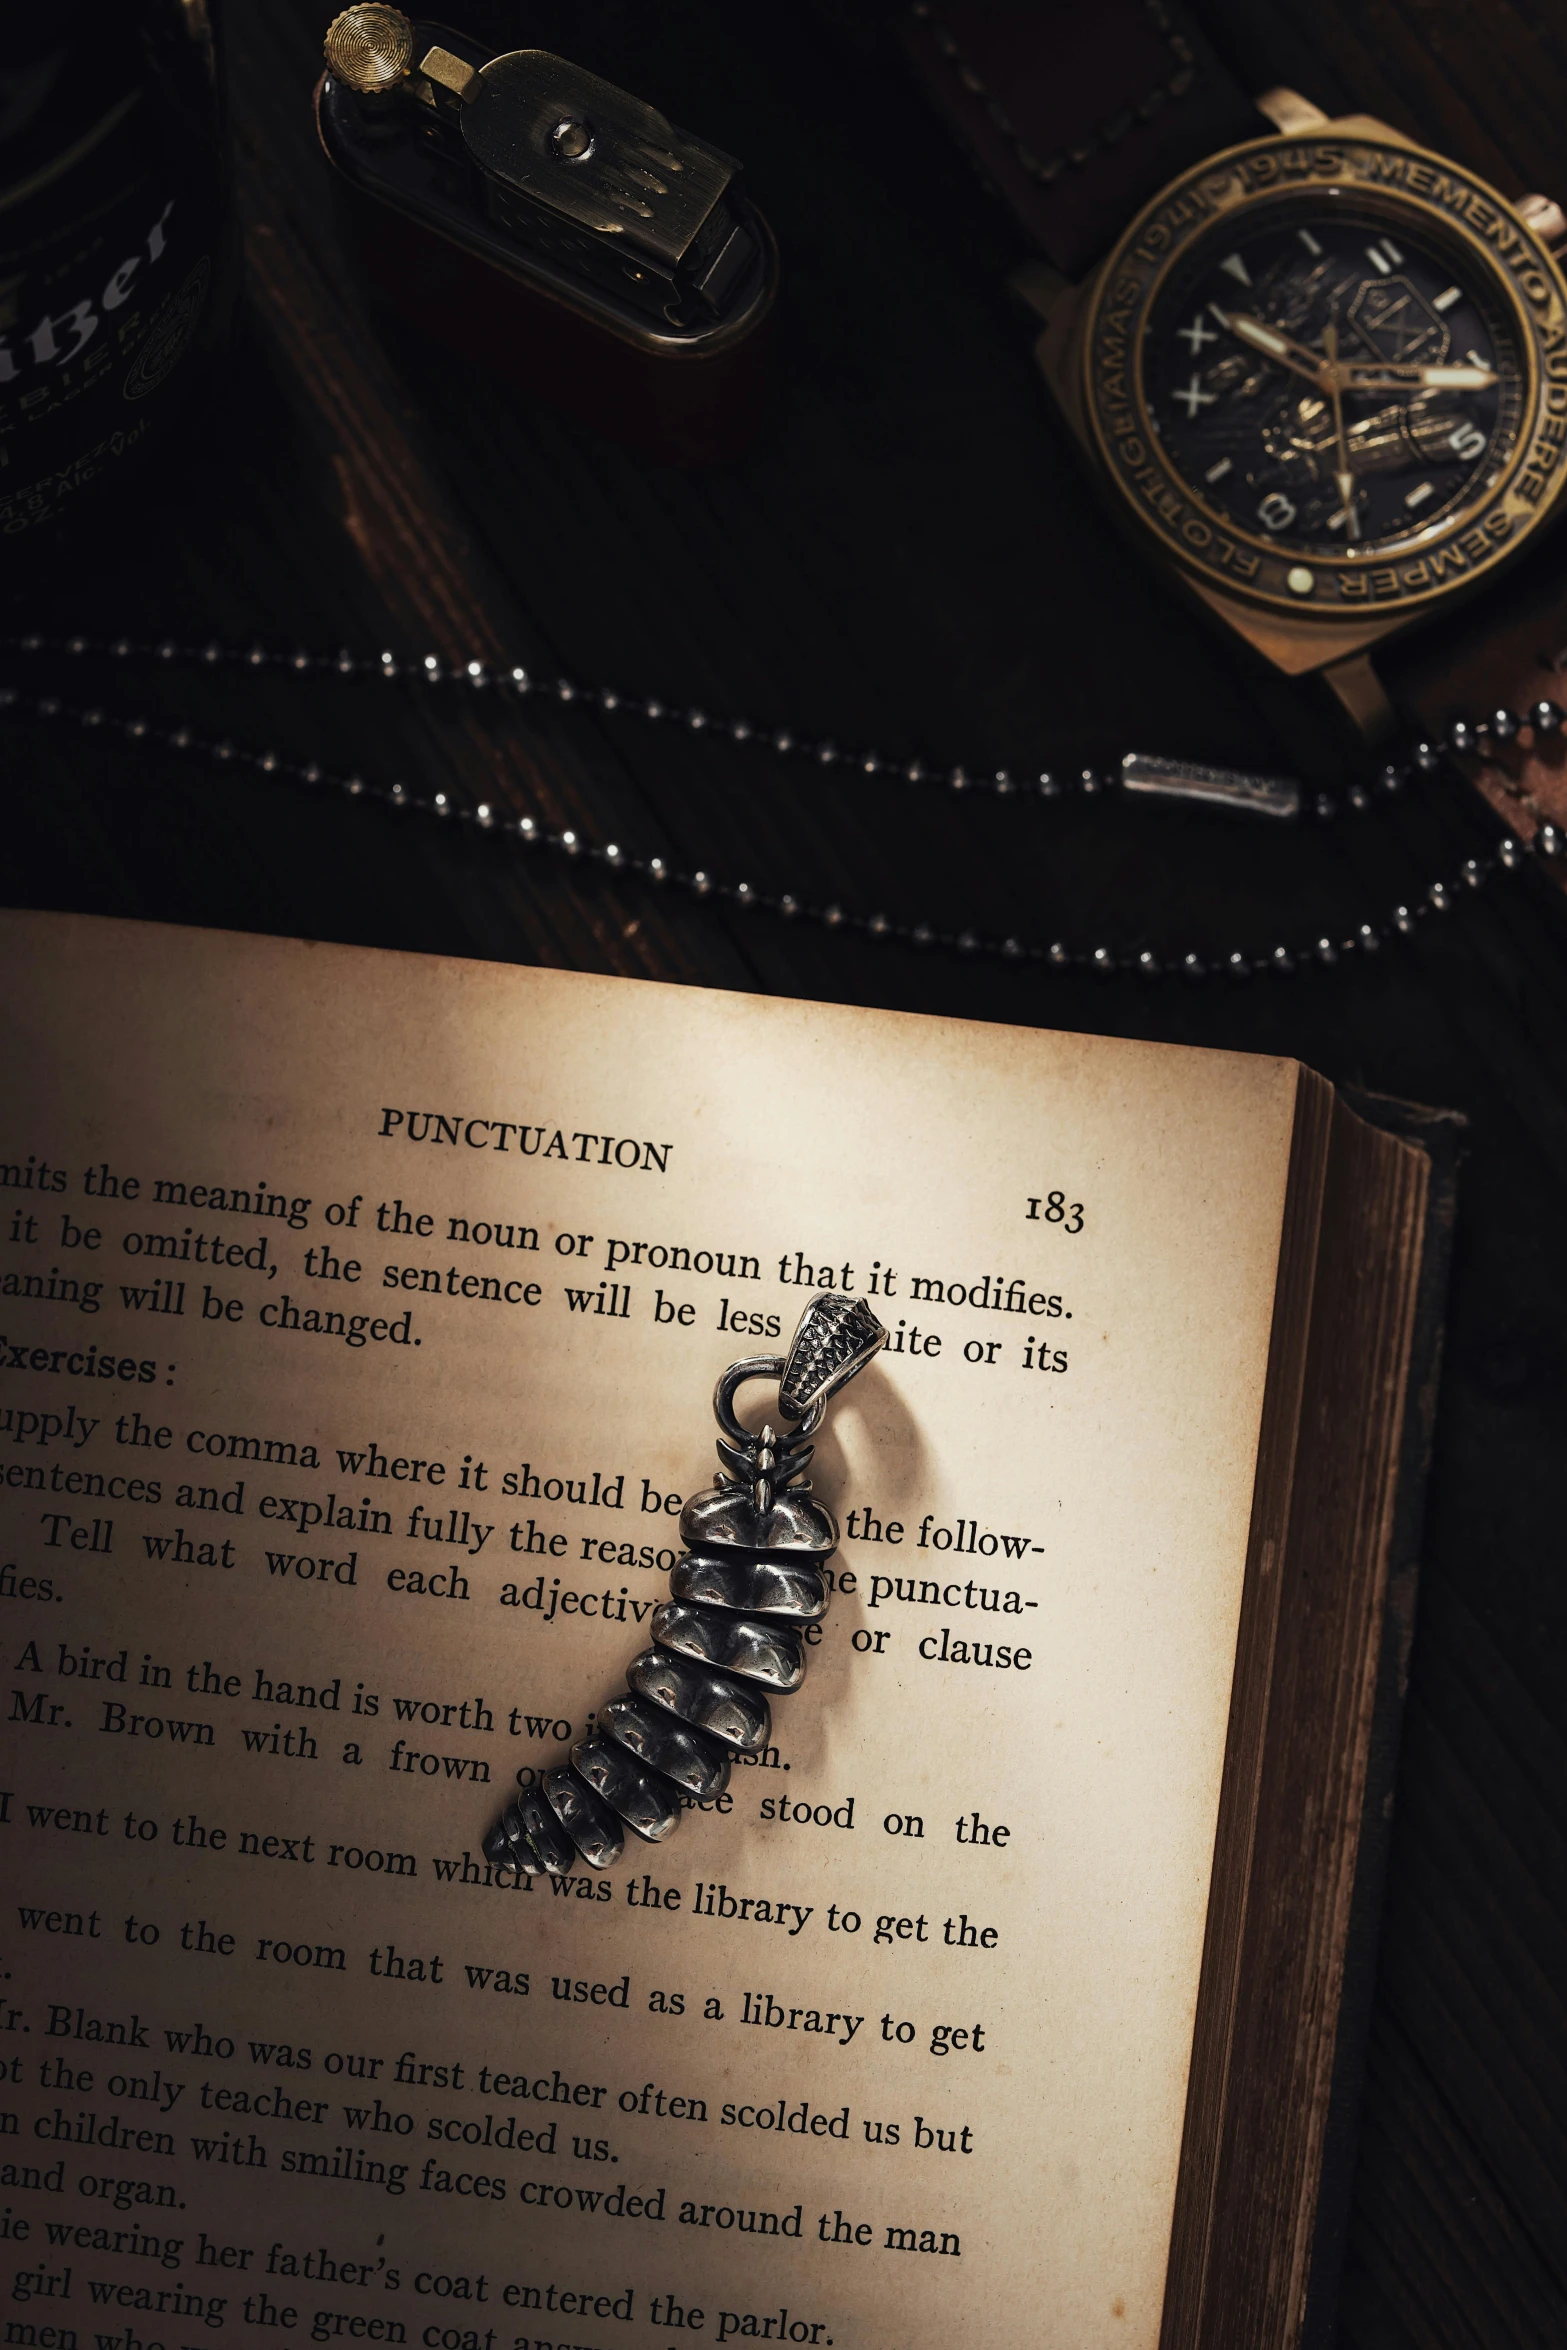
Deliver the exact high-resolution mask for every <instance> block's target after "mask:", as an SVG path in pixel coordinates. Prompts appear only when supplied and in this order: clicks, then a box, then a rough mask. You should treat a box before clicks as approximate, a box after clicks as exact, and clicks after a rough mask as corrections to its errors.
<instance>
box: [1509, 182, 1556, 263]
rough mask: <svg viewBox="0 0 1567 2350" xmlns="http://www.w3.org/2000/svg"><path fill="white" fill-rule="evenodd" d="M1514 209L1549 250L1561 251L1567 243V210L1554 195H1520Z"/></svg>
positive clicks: (1553, 251) (1552, 251)
mask: <svg viewBox="0 0 1567 2350" xmlns="http://www.w3.org/2000/svg"><path fill="white" fill-rule="evenodd" d="M1513 210H1514V211H1515V212H1516V213H1517V215H1518V217H1519V219H1520V220H1521V221H1522V222H1523V224H1524V226H1525V228H1528V229H1532V230H1533V232H1534V234H1535V235H1536V236H1537V237H1538V238H1539V240H1540V242H1541V244H1542V245H1544V246H1545V247H1546V249H1547V251H1548V252H1551V253H1560V252H1561V250H1562V248H1563V246H1564V245H1567V212H1563V210H1562V208H1561V206H1560V205H1559V204H1558V203H1557V201H1556V199H1555V197H1554V196H1520V197H1519V199H1518V201H1517V203H1516V204H1515V205H1514V206H1513Z"/></svg>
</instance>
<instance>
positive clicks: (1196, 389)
mask: <svg viewBox="0 0 1567 2350" xmlns="http://www.w3.org/2000/svg"><path fill="white" fill-rule="evenodd" d="M1170 397H1171V399H1172V400H1184V401H1185V402H1186V421H1187V423H1188V424H1190V422H1191V421H1192V418H1193V417H1194V416H1195V415H1196V413H1197V411H1198V409H1199V408H1211V407H1212V406H1213V403H1214V401H1215V400H1216V399H1217V398H1218V394H1217V393H1216V392H1205V391H1204V390H1203V388H1202V377H1201V376H1200V375H1198V374H1197V373H1196V372H1195V371H1194V372H1193V375H1192V380H1191V382H1190V383H1187V384H1177V385H1176V387H1175V389H1174V391H1173V392H1172V393H1171V394H1170Z"/></svg>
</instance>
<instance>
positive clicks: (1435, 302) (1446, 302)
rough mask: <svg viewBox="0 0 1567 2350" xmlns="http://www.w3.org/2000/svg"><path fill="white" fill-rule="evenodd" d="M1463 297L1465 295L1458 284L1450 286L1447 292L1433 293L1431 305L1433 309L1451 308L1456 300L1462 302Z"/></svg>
mask: <svg viewBox="0 0 1567 2350" xmlns="http://www.w3.org/2000/svg"><path fill="white" fill-rule="evenodd" d="M1463 298H1464V297H1463V295H1462V293H1461V292H1460V290H1459V288H1458V287H1457V286H1449V287H1448V289H1447V292H1446V293H1445V294H1433V295H1432V297H1431V307H1432V309H1433V310H1451V309H1452V307H1453V304H1454V303H1455V302H1461V301H1462V300H1463Z"/></svg>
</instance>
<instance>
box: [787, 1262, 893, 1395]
mask: <svg viewBox="0 0 1567 2350" xmlns="http://www.w3.org/2000/svg"><path fill="white" fill-rule="evenodd" d="M886 1343H887V1333H886V1331H885V1330H884V1329H883V1328H882V1325H881V1324H880V1322H878V1321H877V1319H876V1317H875V1315H874V1314H873V1313H872V1312H871V1309H870V1307H869V1306H868V1305H867V1304H866V1302H865V1300H864V1298H862V1297H846V1296H844V1295H843V1294H842V1293H841V1292H840V1291H838V1290H830V1289H829V1290H823V1291H822V1292H821V1294H820V1295H819V1296H817V1297H813V1298H812V1300H811V1302H810V1304H809V1305H808V1306H807V1307H806V1309H805V1311H804V1313H803V1314H802V1315H801V1316H800V1322H799V1327H798V1328H797V1329H796V1331H795V1334H794V1337H793V1338H792V1339H791V1341H790V1344H789V1352H788V1354H787V1355H786V1356H785V1357H784V1366H783V1374H782V1376H781V1378H780V1379H779V1382H778V1408H779V1410H780V1411H781V1412H782V1413H783V1414H784V1415H785V1417H786V1418H787V1419H790V1420H803V1419H805V1418H807V1417H808V1415H809V1414H810V1412H811V1411H812V1410H813V1409H815V1411H816V1412H817V1414H818V1417H819V1416H820V1413H821V1410H822V1408H823V1407H824V1406H825V1404H826V1403H827V1402H828V1400H829V1398H830V1397H832V1396H834V1395H836V1394H837V1392H838V1390H839V1388H840V1387H847V1385H848V1383H849V1381H850V1380H851V1379H853V1378H854V1377H855V1376H856V1374H857V1373H859V1372H860V1371H863V1370H864V1368H865V1366H866V1364H867V1363H868V1362H869V1361H870V1360H871V1357H872V1356H873V1355H875V1354H876V1353H878V1352H879V1351H880V1349H881V1348H882V1347H884V1346H885V1345H886Z"/></svg>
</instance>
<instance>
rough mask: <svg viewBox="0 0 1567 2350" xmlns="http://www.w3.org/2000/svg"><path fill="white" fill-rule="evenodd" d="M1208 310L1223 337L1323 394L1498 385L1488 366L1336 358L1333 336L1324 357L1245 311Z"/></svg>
mask: <svg viewBox="0 0 1567 2350" xmlns="http://www.w3.org/2000/svg"><path fill="white" fill-rule="evenodd" d="M1208 307H1209V310H1210V311H1211V313H1212V315H1213V316H1214V317H1215V318H1216V319H1217V320H1218V322H1219V324H1220V325H1221V326H1222V327H1223V328H1224V329H1225V331H1226V332H1227V333H1229V334H1232V335H1234V336H1235V337H1236V338H1237V340H1239V341H1240V342H1243V343H1249V344H1250V346H1251V348H1252V349H1253V350H1254V351H1261V352H1262V353H1263V355H1264V356H1265V357H1266V358H1269V359H1276V360H1277V361H1278V362H1279V365H1280V366H1281V367H1287V368H1289V369H1290V370H1291V372H1292V373H1293V374H1295V375H1303V376H1304V377H1305V378H1306V380H1307V381H1308V383H1313V384H1315V385H1316V387H1317V389H1318V391H1321V392H1327V391H1331V390H1332V389H1333V379H1334V378H1335V377H1336V378H1337V381H1338V385H1339V388H1340V389H1341V390H1342V391H1348V392H1484V391H1489V389H1490V387H1491V386H1492V384H1494V383H1496V382H1498V381H1499V380H1500V379H1499V378H1498V376H1497V374H1496V372H1495V370H1494V369H1493V368H1489V367H1448V366H1441V365H1436V366H1414V365H1411V366H1407V367H1401V366H1398V365H1396V364H1395V363H1394V362H1393V361H1391V360H1385V359H1340V358H1339V357H1338V353H1337V338H1336V335H1335V339H1334V348H1333V349H1332V350H1331V351H1329V352H1327V353H1326V355H1325V356H1324V355H1323V354H1321V353H1318V352H1316V351H1313V350H1310V349H1308V347H1307V346H1306V345H1305V344H1304V343H1297V342H1295V341H1294V340H1293V339H1292V337H1290V336H1289V335H1286V334H1281V333H1280V332H1279V330H1278V328H1277V327H1275V326H1269V325H1268V324H1267V323H1266V321H1265V320H1263V319H1260V318H1252V317H1250V316H1249V315H1248V314H1247V313H1246V312H1245V311H1243V310H1221V309H1220V308H1219V306H1218V304H1217V303H1216V302H1210V304H1209V305H1208ZM1324 340H1326V338H1324Z"/></svg>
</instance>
